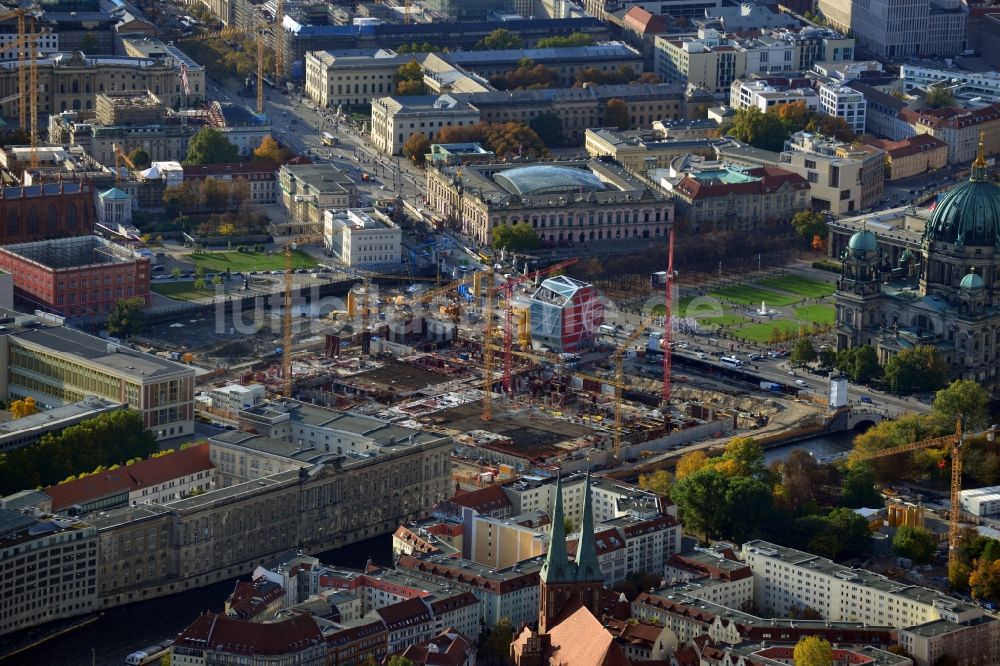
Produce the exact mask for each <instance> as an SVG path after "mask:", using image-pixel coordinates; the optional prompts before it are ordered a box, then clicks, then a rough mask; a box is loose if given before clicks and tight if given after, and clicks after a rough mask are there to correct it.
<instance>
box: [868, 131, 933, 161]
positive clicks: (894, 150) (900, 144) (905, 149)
mask: <svg viewBox="0 0 1000 666" xmlns="http://www.w3.org/2000/svg"><path fill="white" fill-rule="evenodd" d="M861 141H862V142H863V143H865V144H867V145H869V146H874V147H876V148H881V149H882V150H884V151H885V152H886V154H888V155H889V157H892V158H894V159H899V158H901V157H909V156H910V155H916V154H918V153H923V152H926V151H928V150H935V149H947V148H948V144H947V143H945V142H944V141H942V140H941V139H938V138H936V137H933V136H931V135H930V134H917V135H916V136H911V137H910V138H908V139H903V140H902V141H889V140H888V139H880V138H878V137H875V136H872V135H870V134H866V135H865V136H863V137H861Z"/></svg>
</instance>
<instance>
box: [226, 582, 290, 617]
mask: <svg viewBox="0 0 1000 666" xmlns="http://www.w3.org/2000/svg"><path fill="white" fill-rule="evenodd" d="M284 595H285V588H283V587H281V586H280V585H278V584H277V583H273V582H271V581H269V580H267V579H266V578H258V579H257V580H254V581H246V580H241V581H237V582H236V588H235V589H234V590H233V593H232V594H230V595H229V598H228V599H226V605H227V606H228V610H227V612H226V614H227V615H229V616H230V617H235V618H239V619H241V620H252V619H254V618H256V617H258V616H259V615H261V614H263V613H264V612H266V611H267V607H268V606H269V605H271V604H272V603H274V602H275V601H277V600H278V599H280V598H281V597H283V596H284Z"/></svg>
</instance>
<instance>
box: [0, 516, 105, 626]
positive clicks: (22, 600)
mask: <svg viewBox="0 0 1000 666" xmlns="http://www.w3.org/2000/svg"><path fill="white" fill-rule="evenodd" d="M0 562H3V570H4V576H3V578H2V579H0V635H2V634H9V633H11V632H14V631H17V630H19V629H25V628H27V627H33V626H35V625H39V624H44V623H46V622H52V621H54V620H62V619H66V618H71V617H74V616H77V615H86V614H88V613H93V612H96V611H97V610H98V609H99V604H98V598H97V530H96V529H94V527H93V526H91V525H89V524H87V523H84V522H81V521H79V520H76V519H65V518H55V517H47V518H44V519H37V518H33V517H31V516H28V515H25V514H23V513H20V512H18V511H13V510H11V509H0Z"/></svg>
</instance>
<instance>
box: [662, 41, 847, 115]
mask: <svg viewBox="0 0 1000 666" xmlns="http://www.w3.org/2000/svg"><path fill="white" fill-rule="evenodd" d="M853 59H854V40H853V39H852V38H850V37H844V36H843V35H841V34H839V33H837V32H834V31H833V30H829V29H822V28H803V29H802V30H799V31H792V30H772V31H765V32H764V33H762V34H761V35H759V36H757V37H749V38H747V37H741V36H739V35H737V34H735V33H723V32H720V31H718V30H715V29H713V28H700V29H699V30H698V36H697V37H672V36H663V35H659V36H657V37H656V54H655V62H654V71H655V72H656V74H657V75H658V76H659V77H660V78H661V79H663V81H664V82H667V83H690V84H692V85H695V86H698V87H700V88H703V89H705V90H707V91H709V92H710V93H713V94H714V95H716V96H717V97H720V98H723V99H724V98H725V96H726V95H728V94H729V87H730V85H731V84H732V83H733V81H734V80H735V79H738V78H743V77H747V76H750V75H753V74H757V75H761V76H767V75H779V74H782V73H788V72H800V71H804V70H807V69H810V68H811V67H812V66H813V64H814V63H817V62H827V61H830V62H841V61H851V60H853Z"/></svg>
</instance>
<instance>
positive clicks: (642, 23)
mask: <svg viewBox="0 0 1000 666" xmlns="http://www.w3.org/2000/svg"><path fill="white" fill-rule="evenodd" d="M622 23H623V24H624V25H625V27H627V28H630V29H631V30H633V31H634V32H637V33H639V34H640V35H645V34H646V33H647V32H648V33H650V34H654V33H661V32H666V31H667V20H666V19H665V18H664V17H662V16H660V15H658V14H653V13H652V12H648V11H646V10H645V9H643V8H642V7H639V6H638V5H637V6H635V7H632V9H630V10H628V11H627V12H625V16H624V17H623V18H622Z"/></svg>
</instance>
